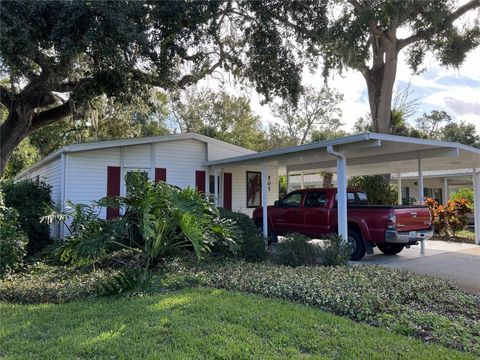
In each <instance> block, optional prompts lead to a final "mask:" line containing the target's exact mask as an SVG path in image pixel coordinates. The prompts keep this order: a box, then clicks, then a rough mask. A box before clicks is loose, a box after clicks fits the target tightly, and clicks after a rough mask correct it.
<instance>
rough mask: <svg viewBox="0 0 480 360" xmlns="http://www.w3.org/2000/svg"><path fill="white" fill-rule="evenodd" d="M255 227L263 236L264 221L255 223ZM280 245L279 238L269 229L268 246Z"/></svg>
mask: <svg viewBox="0 0 480 360" xmlns="http://www.w3.org/2000/svg"><path fill="white" fill-rule="evenodd" d="M255 225H256V226H257V229H258V230H259V231H260V232H261V233H262V234H263V220H262V219H259V220H256V221H255ZM277 243H278V236H277V234H275V233H274V232H273V231H272V230H271V229H268V240H267V245H271V244H277Z"/></svg>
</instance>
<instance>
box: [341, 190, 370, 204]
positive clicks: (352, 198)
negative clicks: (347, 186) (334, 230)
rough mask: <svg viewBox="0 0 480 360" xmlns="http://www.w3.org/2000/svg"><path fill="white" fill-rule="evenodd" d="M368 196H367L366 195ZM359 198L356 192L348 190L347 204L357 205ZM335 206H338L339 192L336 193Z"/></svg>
mask: <svg viewBox="0 0 480 360" xmlns="http://www.w3.org/2000/svg"><path fill="white" fill-rule="evenodd" d="M365 198H366V196H365ZM356 204H357V199H356V198H355V193H353V192H348V193H347V205H356ZM335 206H337V194H335Z"/></svg>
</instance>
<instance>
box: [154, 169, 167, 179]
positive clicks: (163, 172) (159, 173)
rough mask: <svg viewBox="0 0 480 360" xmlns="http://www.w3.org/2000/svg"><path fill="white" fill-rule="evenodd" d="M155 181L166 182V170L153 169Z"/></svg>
mask: <svg viewBox="0 0 480 360" xmlns="http://www.w3.org/2000/svg"><path fill="white" fill-rule="evenodd" d="M155 181H167V169H165V168H155Z"/></svg>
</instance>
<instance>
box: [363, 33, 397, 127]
mask: <svg viewBox="0 0 480 360" xmlns="http://www.w3.org/2000/svg"><path fill="white" fill-rule="evenodd" d="M383 40H384V41H383V46H384V47H383V48H382V50H381V53H379V54H374V56H373V65H372V67H371V68H370V69H366V70H364V71H363V76H364V78H365V81H366V83H367V89H368V101H369V104H370V112H371V115H372V120H373V127H374V130H375V132H378V133H382V134H389V133H391V128H392V124H391V106H392V97H393V85H394V84H395V77H396V74H397V62H398V53H397V50H396V39H395V38H393V39H387V38H384V39H383ZM383 51H384V52H383Z"/></svg>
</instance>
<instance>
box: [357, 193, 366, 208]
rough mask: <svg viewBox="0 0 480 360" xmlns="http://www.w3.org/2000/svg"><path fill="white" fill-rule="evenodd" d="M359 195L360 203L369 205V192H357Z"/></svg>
mask: <svg viewBox="0 0 480 360" xmlns="http://www.w3.org/2000/svg"><path fill="white" fill-rule="evenodd" d="M357 196H358V204H359V205H368V198H367V194H365V193H364V192H357Z"/></svg>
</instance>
